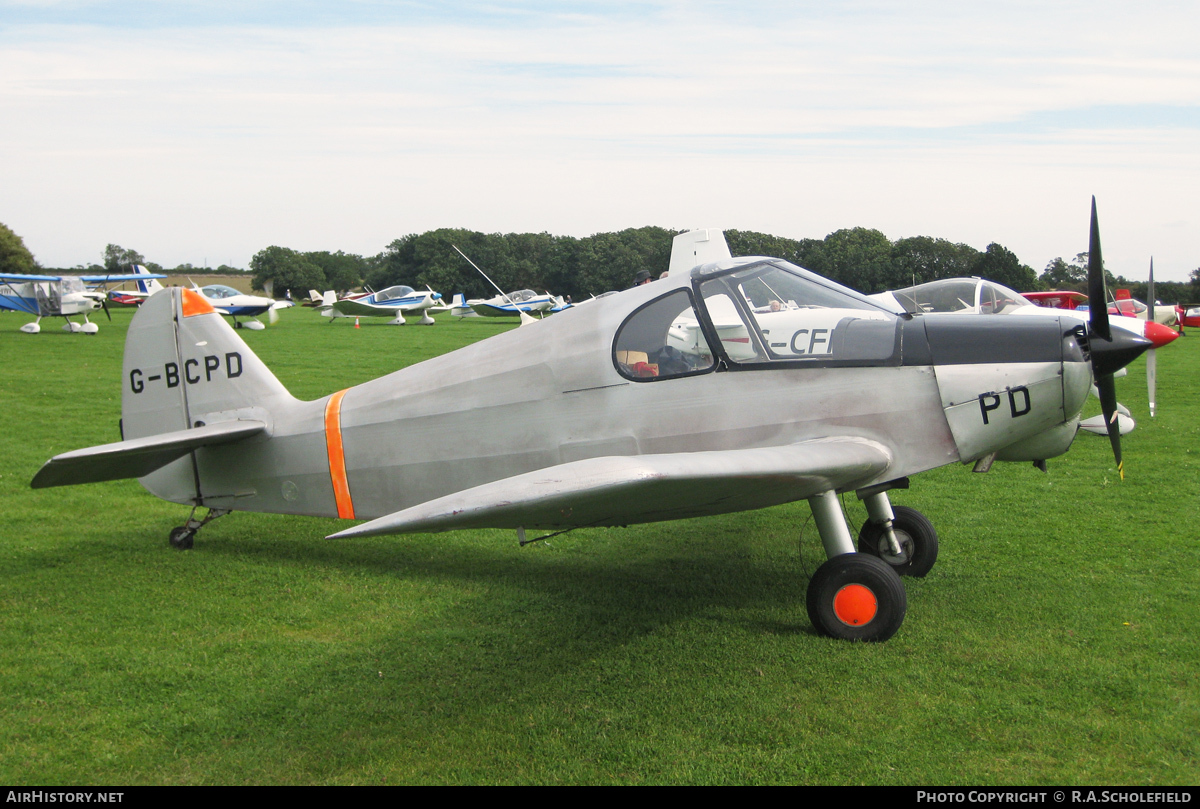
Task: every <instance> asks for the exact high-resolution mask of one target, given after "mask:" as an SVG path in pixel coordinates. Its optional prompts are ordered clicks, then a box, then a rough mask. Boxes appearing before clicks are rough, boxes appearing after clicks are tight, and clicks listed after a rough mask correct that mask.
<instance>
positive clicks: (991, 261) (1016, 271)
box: [968, 242, 1041, 292]
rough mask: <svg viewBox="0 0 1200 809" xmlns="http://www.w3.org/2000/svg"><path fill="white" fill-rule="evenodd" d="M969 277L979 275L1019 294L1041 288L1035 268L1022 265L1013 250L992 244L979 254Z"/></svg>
mask: <svg viewBox="0 0 1200 809" xmlns="http://www.w3.org/2000/svg"><path fill="white" fill-rule="evenodd" d="M968 275H978V276H979V277H980V278H987V279H988V280H989V281H995V282H996V283H997V284H1004V286H1006V287H1008V288H1009V289H1014V290H1016V291H1017V292H1035V291H1037V290H1038V289H1040V288H1041V287H1040V286H1039V284H1038V277H1037V273H1035V272H1034V271H1033V267H1030V266H1028V265H1026V264H1022V263H1021V260H1020V259H1018V258H1017V256H1016V254H1015V253H1013V252H1012V251H1011V250H1009V249H1007V248H1005V247H1003V246H1001V245H999V244H996V243H995V242H992V243H991V244H989V245H988V246H987V250H985V251H984V252H982V253H979V254H978V258H977V259H976V261H975V265H974V266H973V267H972V268H971V272H970V273H968Z"/></svg>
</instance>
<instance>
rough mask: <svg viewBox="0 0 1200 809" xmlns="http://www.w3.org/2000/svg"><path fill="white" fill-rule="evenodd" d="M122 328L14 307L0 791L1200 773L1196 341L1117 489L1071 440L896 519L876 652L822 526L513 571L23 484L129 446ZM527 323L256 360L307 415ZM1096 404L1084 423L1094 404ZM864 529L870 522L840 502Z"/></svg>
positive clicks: (625, 538)
mask: <svg viewBox="0 0 1200 809" xmlns="http://www.w3.org/2000/svg"><path fill="white" fill-rule="evenodd" d="M129 317H130V314H129V313H125V312H117V311H114V322H113V323H112V324H111V325H110V324H108V323H107V321H103V320H102V321H101V330H100V333H99V334H98V335H97V336H95V337H83V336H81V335H67V334H64V333H61V332H58V331H57V327H55V326H53V325H49V326H48V327H47V329H46V331H45V332H44V333H43V334H42V335H40V336H37V337H30V336H28V335H24V334H20V333H18V332H17V329H18V327H19V326H20V324H21V323H23V322H25V320H26V319H27V318H25V317H22V316H16V315H0V351H2V352H3V355H4V357H5V362H4V373H3V374H0V406H2V407H3V409H4V412H5V413H6V415H7V419H6V422H5V424H6V432H7V436H6V439H5V443H4V452H3V453H0V496H2V497H3V500H2V502H3V508H4V512H3V527H2V528H0V783H11V784H35V783H36V784H79V783H89V784H124V783H137V784H141V783H148V784H231V783H238V784H241V783H254V784H279V783H316V784H353V783H374V784H378V783H391V784H397V783H405V784H407V783H598V784H610V783H611V784H617V783H620V784H634V783H655V784H675V783H763V784H766V783H803V784H817V783H821V784H858V783H865V784H914V785H933V784H1064V785H1065V784H1097V783H1103V784H1194V783H1196V782H1197V780H1198V779H1200V763H1198V760H1197V759H1198V754H1200V740H1198V735H1197V733H1196V728H1197V727H1200V665H1198V663H1200V644H1197V643H1196V642H1195V639H1194V634H1195V633H1194V630H1195V627H1196V626H1197V624H1198V623H1200V606H1198V603H1197V602H1198V601H1200V599H1198V596H1200V573H1198V570H1200V548H1198V543H1197V529H1196V512H1197V499H1198V498H1197V495H1198V494H1200V469H1198V466H1200V420H1198V419H1197V412H1198V410H1200V406H1198V404H1197V400H1198V397H1200V339H1197V337H1195V336H1191V337H1188V338H1185V339H1183V340H1180V341H1177V342H1176V343H1175V344H1174V345H1172V346H1171V347H1169V348H1167V349H1165V350H1163V351H1160V352H1159V397H1158V398H1159V408H1160V413H1159V416H1158V418H1156V419H1155V420H1153V421H1151V420H1150V419H1149V418H1147V417H1145V416H1146V406H1145V396H1146V394H1145V387H1144V361H1138V362H1137V363H1135V365H1134V366H1133V367H1132V368H1131V370H1130V374H1129V377H1128V378H1127V379H1123V380H1119V381H1118V385H1119V390H1120V396H1121V400H1122V401H1123V402H1125V403H1126V404H1128V405H1129V406H1130V407H1131V408H1132V409H1133V411H1134V414H1135V417H1138V418H1139V424H1138V428H1137V430H1136V431H1135V432H1134V433H1133V434H1131V435H1130V436H1127V437H1126V439H1125V443H1124V446H1125V457H1126V470H1127V479H1126V480H1125V481H1124V482H1121V481H1119V480H1118V479H1117V476H1116V472H1115V469H1114V468H1113V466H1112V462H1111V457H1110V455H1109V454H1108V442H1107V441H1106V440H1105V439H1102V438H1098V437H1093V436H1089V435H1083V436H1080V438H1079V439H1078V440H1077V441H1076V444H1075V446H1074V447H1073V448H1072V450H1071V452H1070V453H1069V454H1068V455H1066V456H1064V457H1063V458H1059V459H1055V460H1051V462H1050V471H1049V474H1046V475H1043V474H1041V473H1040V472H1037V471H1036V470H1034V469H1033V468H1032V467H1030V466H1029V465H1024V464H1022V465H1017V464H997V465H996V466H995V468H994V469H993V470H992V472H990V473H989V474H987V475H975V474H972V473H971V471H970V469H969V468H965V467H959V466H955V467H948V468H945V469H940V470H935V471H934V472H931V473H928V474H925V475H921V476H918V477H916V478H914V479H913V488H912V489H911V490H910V491H908V492H900V493H897V494H896V496H895V497H894V500H895V501H896V502H898V503H903V504H906V505H911V506H914V507H916V508H919V509H921V510H922V511H924V512H925V513H926V514H927V515H928V516H929V517H930V519H931V520H933V522H934V524H935V525H936V526H937V527H938V530H939V533H940V535H941V539H942V550H941V556H940V559H939V561H938V564H937V566H936V567H935V568H934V569H933V571H932V572H931V573H930V575H929V576H928V577H927V578H925V579H923V580H906V581H905V586H906V588H907V591H908V598H909V613H908V618H907V620H906V622H905V624H904V626H903V627H902V628H901V630H900V632H899V633H898V634H897V635H896V636H895V637H894V638H892V639H891V640H890V641H888V642H887V643H885V644H880V645H855V644H849V643H842V642H836V641H831V640H828V639H826V638H822V637H819V636H817V635H815V634H814V633H813V631H812V628H811V626H810V625H809V622H808V619H807V616H806V615H805V611H804V589H805V583H806V581H807V575H808V574H809V573H811V572H812V571H813V570H814V569H815V568H816V567H817V565H818V564H820V562H821V561H822V559H823V554H822V553H821V551H820V543H819V541H818V539H817V536H816V532H815V529H814V528H813V526H812V523H811V520H810V518H809V513H808V509H807V507H806V506H804V505H802V504H800V505H791V506H785V507H780V508H776V509H770V510H766V511H761V512H752V513H749V514H740V515H730V516H726V517H719V518H711V519H705V520H691V521H682V522H675V523H664V524H657V525H647V526H637V527H631V528H628V529H612V530H601V529H589V530H580V531H576V532H574V533H571V534H568V535H565V536H561V537H557V538H554V539H552V540H549V541H546V542H541V543H537V544H534V545H532V546H529V547H526V548H524V549H521V548H519V547H518V546H517V543H516V540H515V537H514V536H513V534H512V533H511V532H505V531H466V532H455V533H449V534H438V535H430V536H406V537H390V538H378V539H369V540H355V541H343V542H329V541H326V540H325V539H323V537H324V535H326V534H327V533H330V532H331V531H332V530H334V528H335V526H336V525H337V522H336V521H333V520H314V519H304V518H292V517H281V516H273V515H257V514H241V513H237V514H233V515H230V516H228V517H224V518H222V519H220V520H217V521H215V522H213V523H212V524H211V525H209V526H208V527H206V528H205V529H204V530H203V531H202V532H201V533H200V535H199V537H198V538H197V542H196V548H195V550H193V551H190V552H187V553H180V552H177V551H174V550H172V549H171V548H169V547H168V546H167V543H166V536H167V532H168V531H169V529H170V528H171V527H172V526H175V525H178V524H180V523H181V522H182V521H183V520H184V518H185V517H186V515H187V509H186V508H183V507H181V506H177V505H173V504H169V503H164V502H162V501H159V500H157V499H155V498H154V497H152V496H150V495H149V494H147V493H145V492H144V491H143V490H142V489H141V488H140V487H139V486H138V485H137V484H136V482H133V481H120V482H114V483H106V484H94V485H90V486H82V487H74V488H62V489H49V490H41V491H32V490H30V489H29V488H28V483H29V480H30V478H31V477H32V476H33V474H34V472H35V471H36V470H37V468H38V467H39V465H40V464H41V463H42V462H43V461H44V460H46V459H47V458H49V457H50V456H51V455H53V454H55V453H58V452H62V451H65V450H68V449H74V448H78V447H82V446H88V445H92V444H97V443H102V442H107V441H113V440H116V438H117V428H116V423H117V419H118V418H119V415H120V413H119V411H120V395H119V391H120V384H121V381H120V376H121V372H120V366H121V351H122V346H123V341H124V331H125V327H126V326H127V325H128V321H129ZM504 328H508V326H505V325H502V324H496V323H493V322H490V321H487V322H479V321H476V322H462V323H455V322H449V321H443V322H441V323H439V325H437V326H435V327H433V328H420V327H417V326H413V325H409V326H406V327H404V328H396V327H392V326H387V325H385V324H384V323H383V322H382V321H369V320H365V319H364V321H363V327H362V328H361V329H358V330H355V329H353V328H352V326H351V325H350V323H348V322H346V321H341V322H338V323H334V324H332V325H330V324H327V323H326V322H325V321H324V319H323V318H319V317H317V316H316V315H315V314H314V313H313V312H311V311H309V310H300V309H293V310H289V311H287V312H284V313H283V318H282V320H281V322H280V323H279V324H278V325H277V326H275V327H272V328H270V329H268V330H267V331H265V332H257V333H248V334H246V335H245V339H246V340H247V342H248V343H249V344H250V345H251V346H252V347H253V348H254V349H255V350H256V351H257V352H258V353H259V355H260V356H261V357H262V358H263V359H264V360H265V361H266V362H267V363H268V365H270V366H271V367H272V369H273V370H274V371H275V372H276V374H277V375H278V376H279V378H280V379H281V380H282V381H283V382H284V384H285V385H287V386H288V387H289V389H291V390H292V391H293V392H294V393H295V394H296V395H298V396H301V397H304V398H313V397H317V396H321V395H324V394H327V393H329V392H331V391H334V390H338V389H340V388H343V387H346V386H348V385H352V384H356V383H358V382H362V381H364V380H366V379H370V378H373V377H375V376H378V375H380V374H383V373H386V372H388V371H391V370H395V369H396V368H399V367H402V366H405V365H408V364H411V363H413V362H417V361H420V360H423V359H427V358H429V357H432V356H436V355H438V354H440V353H443V352H445V351H448V350H451V349H452V348H454V347H457V346H459V345H463V344H465V343H468V342H471V341H473V340H477V339H481V338H483V337H486V336H488V335H491V334H494V333H496V332H497V331H499V330H502V329H504ZM1090 407H1091V408H1092V409H1093V410H1096V409H1098V406H1097V405H1096V404H1095V402H1094V400H1093V402H1092V403H1091V404H1090ZM846 505H847V508H848V510H849V512H850V516H851V520H852V522H853V523H854V524H855V525H857V524H858V523H859V522H861V520H862V519H864V513H863V510H862V508H861V505H860V504H859V503H857V501H855V500H854V498H853V497H849V498H846Z"/></svg>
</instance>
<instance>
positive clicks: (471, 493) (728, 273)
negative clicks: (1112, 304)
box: [32, 205, 1151, 641]
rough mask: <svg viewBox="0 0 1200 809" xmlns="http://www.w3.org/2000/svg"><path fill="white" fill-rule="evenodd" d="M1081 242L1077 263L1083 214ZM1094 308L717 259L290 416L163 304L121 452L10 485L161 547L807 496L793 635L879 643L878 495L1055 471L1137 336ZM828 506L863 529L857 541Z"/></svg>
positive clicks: (883, 526)
mask: <svg viewBox="0 0 1200 809" xmlns="http://www.w3.org/2000/svg"><path fill="white" fill-rule="evenodd" d="M1092 228H1093V233H1092V249H1091V253H1092V255H1093V256H1094V257H1095V259H1096V260H1097V261H1098V260H1099V256H1100V249H1099V237H1098V235H1097V233H1096V225H1095V212H1094V205H1093V221H1092ZM1093 269H1094V270H1095V271H1096V273H1097V274H1096V279H1097V283H1098V285H1099V286H1098V288H1097V289H1096V290H1095V291H1094V295H1095V297H1096V299H1097V300H1103V278H1102V276H1099V275H1098V272H1099V265H1098V264H1097V265H1096V266H1095V267H1094V268H1093ZM1093 309H1094V315H1093V319H1092V320H1091V321H1090V322H1089V323H1081V322H1080V321H1078V320H1073V319H1058V318H1053V317H1038V318H1017V317H1013V318H1004V317H998V318H982V317H976V318H964V317H958V316H955V315H939V314H929V315H919V314H910V313H906V312H904V311H902V310H893V309H888V308H887V307H884V306H881V305H880V304H878V303H877V302H874V301H872V300H870V299H868V298H867V297H865V296H863V295H861V294H859V293H857V292H854V291H852V290H849V289H847V288H845V287H842V286H839V285H838V284H836V283H834V282H832V281H829V280H827V279H825V278H822V277H820V276H818V275H816V274H814V273H811V272H808V271H807V270H803V269H801V268H799V267H796V266H793V265H792V264H789V263H788V262H786V261H783V260H779V259H772V258H764V257H747V258H734V259H727V260H721V261H716V262H710V263H704V264H701V265H700V266H696V267H693V268H692V269H690V270H689V271H686V272H684V271H679V272H674V273H672V274H671V275H670V276H669V277H667V278H665V279H662V280H659V281H655V282H653V283H650V284H646V285H643V286H639V287H635V288H633V289H629V290H626V291H624V292H621V293H619V294H616V295H611V296H608V297H605V298H601V299H598V300H596V301H593V302H591V303H589V304H588V305H587V306H581V307H577V308H574V309H568V310H566V311H564V312H562V313H560V314H558V315H556V316H555V317H553V318H549V319H547V320H545V321H540V322H538V323H536V324H534V325H532V326H527V327H525V328H521V329H514V330H511V331H507V332H504V333H502V334H499V335H496V336H494V337H491V338H489V339H487V340H484V341H481V342H478V343H475V344H473V345H470V346H467V347H465V348H462V349H459V350H457V351H454V352H452V353H450V354H446V355H444V356H441V357H437V358H435V359H432V360H428V361H426V362H423V363H420V364H417V365H414V366H411V367H408V368H404V369H402V370H400V371H397V372H395V373H393V374H389V375H387V376H384V377H381V378H379V379H376V380H373V381H370V382H366V383H364V384H361V385H357V386H354V387H352V388H348V389H346V390H341V391H337V392H335V393H332V394H331V395H329V396H326V397H323V398H321V399H318V400H315V401H308V402H305V401H300V400H298V399H296V398H294V397H293V396H292V395H291V394H290V393H288V391H287V390H286V389H285V388H284V386H283V385H282V384H281V383H280V382H279V380H278V379H276V378H275V376H274V375H273V374H272V373H271V371H270V370H269V369H268V368H267V367H266V366H265V365H264V364H263V363H262V362H261V361H260V360H259V359H258V357H256V356H255V355H254V353H253V352H252V351H251V350H250V349H249V347H247V345H246V344H245V343H244V342H243V341H242V340H241V339H240V338H239V337H238V336H237V335H236V334H235V332H234V331H233V329H231V328H229V326H228V325H227V324H226V323H224V322H223V320H222V319H221V318H220V317H219V316H218V315H217V314H216V312H215V311H214V310H213V307H212V306H211V305H209V304H208V302H207V301H205V300H204V299H203V298H200V297H199V296H198V295H196V294H195V293H194V292H191V291H189V290H181V289H171V290H167V291H165V292H163V293H160V294H158V295H156V296H154V297H153V298H151V299H150V300H148V301H147V302H146V303H145V304H144V305H143V306H142V307H141V309H140V310H139V311H138V313H137V314H136V316H135V317H134V319H133V322H132V324H131V326H130V330H129V337H128V341H127V344H126V351H125V360H124V369H123V374H124V376H123V385H124V390H123V393H122V414H123V424H124V436H123V440H121V441H118V442H116V443H113V444H107V445H104V446H100V447H92V448H89V449H83V450H78V451H75V452H69V453H65V454H63V455H59V456H57V457H55V458H53V459H51V460H50V461H48V462H47V463H46V464H45V465H44V466H43V467H42V469H41V470H40V471H39V472H38V473H37V476H36V477H35V478H34V479H33V483H32V485H33V486H34V487H47V486H59V485H65V484H75V483H86V482H91V481H100V480H110V479H117V478H128V477H137V478H139V479H140V481H141V483H142V485H143V486H145V488H146V489H148V490H149V491H150V492H152V493H153V494H155V495H157V496H159V497H161V498H164V499H166V500H169V501H172V502H176V503H180V504H184V505H189V506H192V507H193V511H192V516H191V517H190V518H189V519H188V521H187V522H186V523H185V524H184V525H181V526H179V527H178V528H176V529H175V530H173V531H172V532H171V535H170V540H171V544H172V545H174V546H176V547H178V548H190V547H192V544H193V538H194V536H195V534H196V532H197V531H198V530H199V529H200V527H201V526H203V525H204V524H205V523H207V522H208V521H209V520H211V519H214V518H216V517H219V516H221V515H224V514H227V513H229V512H230V511H234V510H245V511H259V512H275V513H282V514H306V515H314V516H322V517H341V518H344V519H347V520H351V519H355V520H361V519H365V520H367V522H365V523H362V524H358V525H353V526H348V527H347V528H346V529H345V530H343V531H340V532H338V533H336V534H334V535H333V537H335V538H337V537H364V536H376V535H384V534H400V533H410V532H421V533H424V532H436V531H448V530H469V529H475V528H512V529H516V531H517V533H518V536H519V537H520V538H521V539H522V540H524V536H525V531H526V530H529V529H539V530H551V531H559V530H565V529H571V528H577V527H585V526H623V525H630V524H634V523H642V522H654V521H660V520H674V519H679V518H684V517H697V516H704V515H710V514H721V513H726V512H736V511H743V510H749V509H758V508H764V507H767V506H773V505H777V504H781V503H788V502H793V501H797V500H806V501H808V503H809V505H810V506H811V508H812V512H813V515H814V517H815V522H816V526H817V528H818V530H819V533H820V536H821V542H822V545H823V546H824V550H825V553H826V556H827V557H828V558H827V561H825V562H824V563H823V564H822V565H821V566H820V567H819V568H818V569H817V571H816V573H815V574H814V576H813V577H812V580H811V581H810V583H809V585H808V593H807V608H808V614H809V617H810V619H811V620H812V622H813V625H814V626H815V627H816V629H817V630H818V631H819V632H821V633H824V634H826V635H831V636H834V637H837V638H846V639H856V640H876V641H877V640H884V639H886V638H888V637H890V636H891V635H892V634H893V633H895V632H896V631H897V630H898V629H899V627H900V626H901V624H902V622H903V620H904V616H905V612H906V609H907V600H906V594H905V588H904V585H903V582H902V580H901V576H902V575H914V576H921V575H924V574H925V573H926V572H928V570H929V569H930V568H931V567H932V565H933V564H934V561H935V559H936V555H937V543H938V539H937V533H936V531H935V530H934V528H933V526H932V525H931V524H930V522H929V520H927V519H926V518H925V517H924V516H922V515H921V514H920V513H919V512H917V511H915V510H913V509H907V508H903V507H897V508H893V507H892V505H891V503H890V501H889V492H890V491H892V490H894V489H901V488H905V487H907V485H908V477H909V476H911V475H915V474H917V473H920V472H923V471H925V470H928V469H934V468H936V467H939V466H944V465H946V464H952V463H966V464H974V465H975V466H976V468H977V469H980V470H984V469H986V468H988V467H990V466H991V464H992V462H993V461H996V460H1001V461H1024V462H1030V461H1033V462H1035V463H1043V462H1044V461H1045V460H1046V459H1047V458H1052V457H1055V456H1057V455H1061V454H1062V453H1064V452H1066V451H1067V449H1068V447H1069V446H1070V444H1071V441H1072V439H1073V438H1074V436H1075V433H1076V425H1077V424H1078V421H1079V413H1080V409H1081V408H1082V407H1083V403H1084V401H1085V399H1086V397H1087V395H1088V391H1089V389H1090V388H1091V385H1092V380H1093V377H1095V378H1096V379H1097V380H1098V382H1099V385H1100V388H1101V391H1102V401H1103V402H1104V408H1105V412H1106V413H1111V412H1113V407H1115V399H1113V400H1112V401H1113V406H1112V407H1110V405H1109V398H1111V397H1107V398H1105V397H1104V396H1103V394H1104V392H1105V391H1111V389H1112V386H1113V380H1112V374H1113V372H1114V371H1116V370H1117V369H1119V368H1121V367H1122V366H1124V365H1125V364H1126V363H1128V362H1130V361H1131V360H1133V359H1134V358H1135V357H1136V356H1138V355H1139V354H1141V353H1142V351H1144V350H1146V349H1147V348H1149V347H1150V346H1151V342H1150V341H1149V340H1147V339H1145V338H1144V337H1140V336H1138V335H1133V334H1129V333H1127V332H1123V331H1118V330H1110V329H1109V326H1108V323H1107V312H1106V310H1105V307H1103V306H1096V307H1094V308H1093ZM734 317H736V318H737V322H736V323H734V322H733V321H732V320H731V318H734ZM715 321H720V322H721V324H722V328H720V329H717V328H715V326H714V322H715ZM446 436H454V440H453V441H447V440H446ZM1113 440H1114V446H1116V447H1118V448H1119V440H1120V439H1119V435H1114V438H1113ZM843 493H854V494H855V495H857V497H859V498H860V499H861V500H862V501H863V502H864V503H865V505H866V509H867V512H868V514H869V519H868V520H867V522H866V524H865V525H864V526H863V528H862V530H861V531H860V532H859V535H858V541H857V544H856V542H855V537H854V535H853V534H852V533H851V530H850V528H849V526H847V524H846V519H845V516H844V514H843V512H842V508H841V505H840V503H839V500H838V496H839V495H840V494H843ZM201 507H203V508H207V509H208V513H207V514H206V515H205V516H204V518H203V519H199V518H197V516H196V513H197V512H196V510H197V509H199V508H201Z"/></svg>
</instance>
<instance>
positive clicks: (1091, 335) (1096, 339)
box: [1088, 197, 1152, 480]
mask: <svg viewBox="0 0 1200 809" xmlns="http://www.w3.org/2000/svg"><path fill="white" fill-rule="evenodd" d="M1088 311H1089V313H1090V315H1089V323H1088V348H1089V350H1090V352H1091V355H1092V376H1094V377H1095V379H1096V387H1097V388H1098V389H1099V391H1100V409H1101V410H1102V411H1104V423H1105V424H1106V425H1107V426H1108V440H1109V443H1111V444H1112V449H1113V457H1114V458H1115V459H1116V461H1117V471H1118V472H1120V474H1121V480H1124V479H1125V466H1124V462H1123V461H1122V459H1121V429H1120V425H1119V424H1118V423H1117V383H1116V380H1114V379H1113V374H1114V373H1115V372H1117V371H1119V370H1120V369H1122V368H1124V367H1125V366H1126V365H1128V364H1129V363H1131V362H1133V360H1134V359H1136V358H1137V357H1138V356H1140V355H1141V353H1142V352H1143V351H1145V350H1146V349H1147V348H1150V347H1151V345H1152V343H1151V342H1150V341H1149V340H1147V339H1145V338H1143V337H1136V336H1134V335H1132V334H1129V333H1128V332H1126V331H1124V330H1118V332H1117V336H1116V338H1114V337H1113V333H1112V329H1111V327H1110V325H1109V322H1108V294H1107V290H1106V289H1105V284H1104V260H1103V258H1102V257H1101V255H1100V225H1099V222H1098V221H1097V217H1096V198H1095V197H1092V230H1091V237H1090V239H1089V245H1088Z"/></svg>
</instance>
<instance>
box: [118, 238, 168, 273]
mask: <svg viewBox="0 0 1200 809" xmlns="http://www.w3.org/2000/svg"><path fill="white" fill-rule="evenodd" d="M135 264H142V265H146V257H145V256H143V255H142V254H141V253H139V252H138V251H137V250H126V249H125V248H124V247H122V246H121V245H119V244H110V245H108V246H107V247H105V248H104V271H105V272H108V273H113V274H114V275H115V274H118V273H130V272H133V265H135ZM146 267H147V269H151V268H150V267H149V265H146ZM154 267H155V269H151V272H158V270H160V269H162V268H161V267H158V265H157V264H156V265H154Z"/></svg>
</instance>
